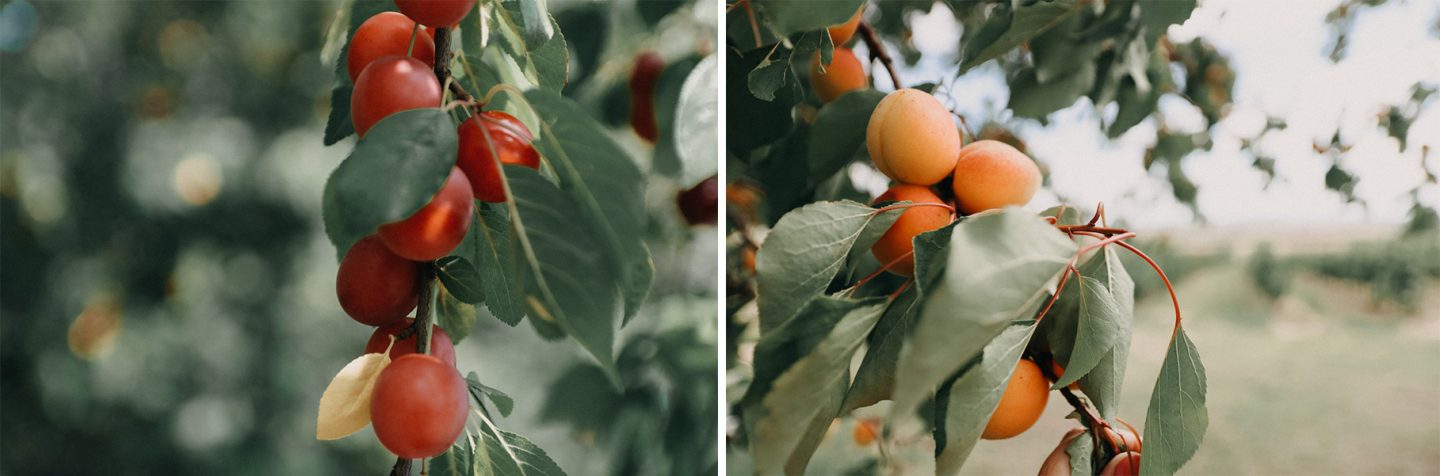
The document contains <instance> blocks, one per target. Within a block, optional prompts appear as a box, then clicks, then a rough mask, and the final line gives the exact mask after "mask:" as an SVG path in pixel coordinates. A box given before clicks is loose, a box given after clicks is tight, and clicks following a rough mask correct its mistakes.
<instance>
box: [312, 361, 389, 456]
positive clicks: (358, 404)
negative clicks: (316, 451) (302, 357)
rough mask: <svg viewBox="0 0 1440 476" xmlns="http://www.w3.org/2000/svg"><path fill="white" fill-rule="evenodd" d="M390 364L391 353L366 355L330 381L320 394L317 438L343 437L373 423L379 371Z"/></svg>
mask: <svg viewBox="0 0 1440 476" xmlns="http://www.w3.org/2000/svg"><path fill="white" fill-rule="evenodd" d="M388 365H390V355H389V354H386V353H377V354H365V355H362V356H359V357H356V358H355V360H351V361H350V363H348V364H345V367H344V368H342V369H340V372H339V373H337V374H335V378H333V379H330V384H329V385H327V386H325V392H324V393H322V394H320V411H319V416H318V418H317V419H316V422H315V439H317V440H335V439H340V438H344V437H346V436H350V435H351V434H352V433H355V432H357V431H360V429H361V428H365V425H369V424H370V396H371V395H372V394H373V393H374V390H375V381H376V379H379V378H380V372H381V371H383V370H385V367H386V366H388Z"/></svg>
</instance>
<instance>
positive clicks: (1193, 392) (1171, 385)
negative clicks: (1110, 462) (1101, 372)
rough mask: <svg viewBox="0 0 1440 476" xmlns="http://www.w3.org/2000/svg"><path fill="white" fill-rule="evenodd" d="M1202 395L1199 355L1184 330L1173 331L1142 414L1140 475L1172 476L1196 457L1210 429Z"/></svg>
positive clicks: (1208, 416) (1203, 367)
mask: <svg viewBox="0 0 1440 476" xmlns="http://www.w3.org/2000/svg"><path fill="white" fill-rule="evenodd" d="M1205 391H1206V389H1205V366H1204V365H1203V364H1201V363H1200V353H1199V351H1197V350H1196V349H1195V344H1194V343H1192V342H1190V337H1189V336H1187V335H1185V329H1184V328H1176V329H1175V335H1174V336H1173V337H1172V338H1171V340H1170V348H1169V349H1167V350H1166V351H1165V362H1164V363H1162V364H1161V365H1160V376H1159V377H1158V378H1156V379H1155V389H1154V390H1153V392H1152V393H1151V394H1150V408H1149V409H1148V410H1146V412H1145V438H1144V442H1145V457H1143V458H1140V473H1141V474H1175V472H1176V471H1178V470H1179V469H1180V467H1181V466H1184V465H1185V463H1186V462H1187V461H1190V457H1191V456H1194V455H1195V450H1197V449H1199V448H1200V441H1201V440H1204V439H1205V430H1206V428H1207V427H1209V426H1210V415H1209V412H1208V411H1207V410H1206V409H1205Z"/></svg>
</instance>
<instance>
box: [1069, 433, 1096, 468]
mask: <svg viewBox="0 0 1440 476" xmlns="http://www.w3.org/2000/svg"><path fill="white" fill-rule="evenodd" d="M1093 451H1095V440H1093V439H1091V438H1090V434H1089V433H1088V432H1087V433H1081V434H1080V436H1077V437H1075V439H1073V440H1070V444H1069V445H1067V446H1066V447H1065V454H1068V455H1070V476H1094V474H1095V470H1094V469H1092V468H1091V467H1090V453H1092V452H1093Z"/></svg>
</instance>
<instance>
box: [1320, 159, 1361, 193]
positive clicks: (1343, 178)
mask: <svg viewBox="0 0 1440 476" xmlns="http://www.w3.org/2000/svg"><path fill="white" fill-rule="evenodd" d="M1325 188H1328V189H1330V190H1334V191H1336V192H1340V195H1342V196H1344V197H1345V201H1347V202H1353V201H1355V176H1354V175H1350V172H1346V171H1345V169H1342V168H1340V164H1333V165H1331V166H1330V170H1328V171H1326V172H1325Z"/></svg>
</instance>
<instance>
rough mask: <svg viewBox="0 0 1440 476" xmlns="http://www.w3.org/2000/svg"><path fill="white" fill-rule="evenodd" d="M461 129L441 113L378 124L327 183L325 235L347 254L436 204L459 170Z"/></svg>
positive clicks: (422, 112)
mask: <svg viewBox="0 0 1440 476" xmlns="http://www.w3.org/2000/svg"><path fill="white" fill-rule="evenodd" d="M458 147H459V146H458V139H457V138H456V135H455V125H454V123H452V122H451V121H450V115H449V114H446V113H445V112H443V111H441V110H439V109H412V110H409V111H401V112H398V113H395V114H392V115H390V116H388V117H386V118H385V119H382V120H380V122H378V123H376V124H375V126H374V127H372V128H371V129H370V131H369V132H368V133H367V134H366V135H365V137H362V138H361V139H360V141H359V142H358V143H356V144H355V150H353V151H351V152H350V156H349V157H346V158H345V161H344V162H341V163H340V166H339V167H336V168H335V172H333V173H331V174H330V179H329V180H327V181H326V182H325V195H324V204H323V207H324V210H323V211H324V217H325V234H326V235H327V236H328V237H329V238H330V242H331V243H333V244H334V245H335V250H336V253H337V255H338V256H344V255H345V251H347V250H349V249H350V245H352V244H354V243H355V242H356V241H360V239H361V238H364V237H365V236H367V235H370V234H372V233H375V229H376V228H377V227H379V226H380V225H383V224H386V223H390V222H395V221H399V220H403V219H405V218H407V217H409V216H410V215H412V214H414V213H415V211H416V210H419V209H420V207H423V206H425V204H426V203H429V202H430V199H431V197H434V196H435V193H436V192H437V191H439V190H440V186H441V185H444V184H445V180H446V178H448V177H449V176H450V169H451V168H453V167H454V166H455V154H456V151H457V150H458Z"/></svg>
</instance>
